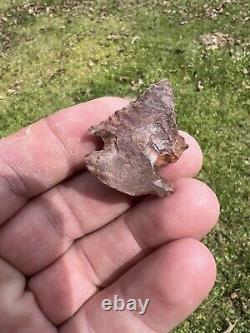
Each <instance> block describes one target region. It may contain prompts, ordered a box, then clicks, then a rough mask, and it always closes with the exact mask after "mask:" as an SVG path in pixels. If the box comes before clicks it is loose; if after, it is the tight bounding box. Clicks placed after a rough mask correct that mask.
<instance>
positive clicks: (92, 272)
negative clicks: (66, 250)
mask: <svg viewBox="0 0 250 333" xmlns="http://www.w3.org/2000/svg"><path fill="white" fill-rule="evenodd" d="M75 249H76V252H77V254H78V258H79V260H80V262H81V264H83V262H82V260H84V267H87V269H86V270H85V272H86V274H87V276H88V278H89V281H91V283H92V284H93V285H95V286H96V287H97V288H98V289H101V288H100V286H101V279H100V278H99V275H98V274H97V272H96V269H95V267H94V265H93V264H92V263H91V260H90V258H89V257H88V255H87V252H86V251H85V250H84V248H83V246H82V244H81V246H79V244H78V242H76V243H75Z"/></svg>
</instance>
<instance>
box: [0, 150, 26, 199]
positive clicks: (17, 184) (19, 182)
mask: <svg viewBox="0 0 250 333" xmlns="http://www.w3.org/2000/svg"><path fill="white" fill-rule="evenodd" d="M0 162H1V163H2V164H3V165H4V166H5V167H6V168H7V169H8V170H10V172H11V173H12V174H13V175H14V177H13V180H12V177H11V176H8V175H3V178H4V180H6V182H7V184H8V187H9V188H10V190H11V191H12V192H13V193H14V194H15V195H17V196H19V197H21V198H25V199H29V198H30V197H31V196H30V195H29V194H28V193H29V192H30V191H29V189H28V186H27V185H26V184H25V182H24V180H23V178H22V177H21V176H20V175H19V173H18V172H17V171H16V170H15V169H14V168H13V167H12V166H11V165H9V164H8V163H7V162H5V161H4V160H3V158H2V157H1V156H0Z"/></svg>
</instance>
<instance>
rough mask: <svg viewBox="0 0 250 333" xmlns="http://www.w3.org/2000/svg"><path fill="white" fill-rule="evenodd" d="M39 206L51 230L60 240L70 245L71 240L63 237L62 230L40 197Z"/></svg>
mask: <svg viewBox="0 0 250 333" xmlns="http://www.w3.org/2000/svg"><path fill="white" fill-rule="evenodd" d="M39 204H40V206H41V208H42V210H43V212H44V215H45V216H46V217H47V220H48V222H49V223H50V224H51V225H52V226H53V228H54V229H55V230H56V232H57V233H58V235H59V236H60V237H61V238H62V239H65V240H67V241H68V242H69V243H72V240H71V239H68V238H67V237H66V235H65V233H64V232H63V230H62V228H61V227H60V225H59V223H58V220H57V219H56V218H55V216H53V215H52V214H51V213H50V212H49V210H48V207H47V206H46V204H45V203H44V202H43V199H42V197H40V199H39Z"/></svg>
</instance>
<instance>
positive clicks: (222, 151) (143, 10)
mask: <svg viewBox="0 0 250 333" xmlns="http://www.w3.org/2000/svg"><path fill="white" fill-rule="evenodd" d="M206 4H207V5H206ZM249 11H250V6H249V1H247V0H238V1H237V0H235V1H234V0H232V1H222V0H221V1H205V0H197V1H194V0H189V1H188V0H170V1H160V0H158V1H157V0H151V1H149V0H137V1H135V0H134V1H133V0H129V1H118V0H116V1H115V0H96V1H78V0H71V1H70V0H64V1H63V0H47V1H32V0H30V1H23V0H0V136H5V135H8V134H9V133H12V132H14V131H15V130H17V129H18V128H19V127H21V126H24V125H27V124H29V123H31V122H33V121H35V120H37V119H39V118H41V117H43V116H45V115H48V114H50V113H52V112H54V111H56V110H58V109H60V108H63V107H65V106H69V105H72V104H75V103H78V102H81V101H85V100H89V99H92V98H95V97H98V96H103V95H119V96H135V95H136V94H137V93H138V92H139V91H141V90H143V89H144V88H145V87H147V86H148V85H149V84H150V83H152V82H155V81H157V80H159V79H161V78H168V79H169V80H170V81H171V83H172V85H173V88H174V92H175V96H176V109H177V113H178V122H179V124H180V127H181V128H182V129H183V130H185V131H187V132H189V133H190V134H192V135H193V136H194V137H196V138H197V140H198V141H199V142H200V144H201V147H202V149H203V152H204V167H203V170H202V172H201V174H200V179H202V180H204V181H205V182H206V183H208V184H209V185H210V186H211V187H212V188H213V189H214V190H215V192H216V193H217V195H218V197H219V200H220V202H221V207H222V209H221V218H220V223H219V225H218V226H217V227H216V228H215V230H214V231H213V232H212V233H211V234H210V235H209V236H208V237H207V238H206V240H205V242H206V244H207V245H208V246H209V248H210V249H211V251H212V252H213V254H214V255H215V258H216V261H217V264H218V278H217V283H216V285H215V288H214V290H213V292H212V293H211V295H210V296H209V298H208V299H207V300H206V301H205V302H204V304H203V305H202V306H201V307H200V308H199V309H198V310H197V311H196V312H195V314H193V315H192V316H191V317H190V318H189V319H188V320H187V321H186V322H185V323H184V324H183V325H181V326H180V327H179V328H178V329H176V332H178V333H187V332H199V333H200V332H209V333H210V332H211V333H212V332H224V331H225V330H226V328H227V327H228V326H229V322H230V323H234V322H235V321H237V323H236V326H235V327H234V329H233V332H234V333H237V332H239V333H244V332H249V326H248V325H250V323H249V322H247V316H248V315H249V312H248V311H249V310H248V304H247V303H248V296H249V294H248V291H249V289H250V280H249V263H250V255H249V249H248V245H249V241H248V237H247V224H248V221H247V219H248V217H249V214H248V213H249V211H248V212H247V196H248V189H247V181H248V179H249V178H248V174H247V173H248V171H249V160H248V154H247V134H248V133H247V131H248V132H249V127H248V126H247V125H248V124H247V117H248V113H247V111H248V109H249V96H250V81H249V73H250V67H249V63H250V57H249V53H250V48H249V39H248V36H249V31H250V24H249ZM214 32H221V33H223V34H226V35H228V36H229V37H230V39H228V40H227V42H226V43H224V44H225V45H219V46H218V48H216V49H207V47H206V46H205V45H203V44H202V42H201V38H200V37H201V36H202V35H204V34H207V33H214ZM222 44H223V43H222ZM247 127H248V128H247ZM248 139H249V137H248Z"/></svg>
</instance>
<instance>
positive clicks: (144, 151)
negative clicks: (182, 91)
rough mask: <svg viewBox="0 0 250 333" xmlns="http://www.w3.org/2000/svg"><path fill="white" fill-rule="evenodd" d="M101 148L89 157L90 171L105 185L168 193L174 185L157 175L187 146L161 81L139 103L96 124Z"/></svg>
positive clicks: (139, 192) (168, 89)
mask: <svg viewBox="0 0 250 333" xmlns="http://www.w3.org/2000/svg"><path fill="white" fill-rule="evenodd" d="M89 130H90V132H91V133H92V134H94V135H97V136H99V137H101V139H102V140H103V142H104V146H103V149H102V150H100V151H94V152H92V153H91V154H89V155H88V156H87V157H86V158H85V162H86V167H87V169H88V170H89V171H90V172H92V173H93V174H94V175H95V176H96V177H97V178H98V179H99V180H100V181H102V182H103V183H104V184H106V185H108V186H110V187H112V188H114V189H116V190H118V191H121V192H124V193H127V194H129V195H132V196H138V195H145V194H154V195H158V196H166V195H168V194H169V193H171V192H173V191H174V189H173V187H172V186H171V185H170V184H169V183H168V182H167V180H166V179H164V178H163V177H161V176H160V175H159V174H158V171H159V168H160V167H162V166H165V165H167V164H168V163H172V162H175V161H176V160H178V158H179V157H180V156H181V154H182V153H183V151H184V150H185V149H187V148H188V146H187V144H186V143H185V141H184V139H183V137H182V136H180V135H179V134H178V128H177V125H176V114H175V111H174V101H173V93H172V89H171V86H170V83H169V82H168V81H167V80H162V81H160V82H159V83H157V84H153V85H151V86H150V87H149V88H148V89H147V90H146V91H145V92H144V93H143V94H142V95H141V96H139V97H138V98H137V100H136V101H133V102H131V103H129V105H128V106H126V107H125V108H123V109H121V110H119V111H116V112H115V113H114V114H113V115H112V116H110V117H109V118H108V119H107V120H105V121H102V122H101V123H100V124H98V125H96V126H92V127H91V128H90V129H89Z"/></svg>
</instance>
